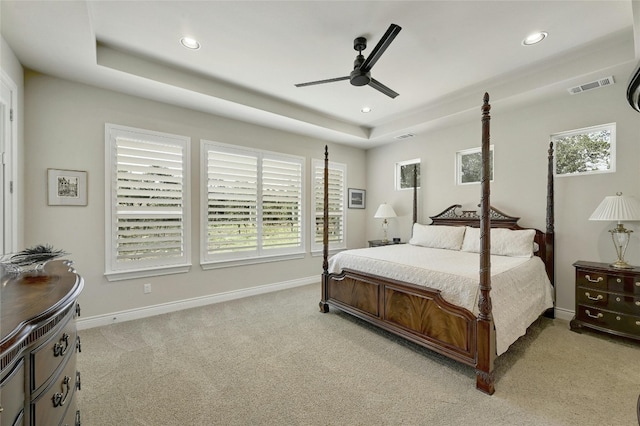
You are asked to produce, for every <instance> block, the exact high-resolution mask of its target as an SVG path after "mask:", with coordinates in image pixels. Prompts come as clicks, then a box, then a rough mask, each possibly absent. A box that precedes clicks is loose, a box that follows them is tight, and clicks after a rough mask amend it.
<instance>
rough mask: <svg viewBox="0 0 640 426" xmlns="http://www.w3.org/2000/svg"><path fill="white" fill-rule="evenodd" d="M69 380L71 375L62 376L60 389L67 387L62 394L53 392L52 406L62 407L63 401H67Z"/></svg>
mask: <svg viewBox="0 0 640 426" xmlns="http://www.w3.org/2000/svg"><path fill="white" fill-rule="evenodd" d="M69 381H71V377H69V376H64V379H63V380H62V386H61V388H62V390H64V388H65V387H66V388H67V390H66V391H65V392H64V395H63V394H61V393H58V392H56V393H54V394H53V397H52V398H51V399H52V400H53V406H54V407H62V406H63V405H64V403H65V402H67V397H68V396H69V388H70V387H71V386H69Z"/></svg>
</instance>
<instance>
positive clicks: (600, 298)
mask: <svg viewBox="0 0 640 426" xmlns="http://www.w3.org/2000/svg"><path fill="white" fill-rule="evenodd" d="M584 295H585V296H587V299H589V300H602V299H603V297H602V295H601V294H599V295H598V297H593V296H591V294H590V293H589V292H588V291H585V292H584Z"/></svg>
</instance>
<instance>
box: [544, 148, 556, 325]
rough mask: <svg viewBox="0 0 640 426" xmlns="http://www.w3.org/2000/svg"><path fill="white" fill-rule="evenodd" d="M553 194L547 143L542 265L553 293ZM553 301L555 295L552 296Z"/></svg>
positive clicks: (551, 313) (552, 312)
mask: <svg viewBox="0 0 640 426" xmlns="http://www.w3.org/2000/svg"><path fill="white" fill-rule="evenodd" d="M553 206H554V194H553V142H549V158H548V171H547V232H545V235H544V245H545V252H544V256H545V259H544V264H545V265H546V268H547V276H548V277H549V281H550V282H551V285H552V286H553V291H554V293H555V289H556V283H555V269H554V263H555V262H554V260H553V256H554V254H553V246H554V244H555V238H554V230H555V228H554V220H555V219H554V207H553ZM554 300H555V294H554ZM545 316H547V317H549V318H555V310H554V308H550V309H548V310H547V312H545Z"/></svg>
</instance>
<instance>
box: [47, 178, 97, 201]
mask: <svg viewBox="0 0 640 426" xmlns="http://www.w3.org/2000/svg"><path fill="white" fill-rule="evenodd" d="M47 186H48V189H47V203H48V204H49V205H50V206H86V205H87V172H82V171H78V170H58V169H47Z"/></svg>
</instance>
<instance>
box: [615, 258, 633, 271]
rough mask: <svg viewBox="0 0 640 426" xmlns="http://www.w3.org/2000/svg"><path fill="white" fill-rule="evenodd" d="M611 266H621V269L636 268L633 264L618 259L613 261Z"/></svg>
mask: <svg viewBox="0 0 640 426" xmlns="http://www.w3.org/2000/svg"><path fill="white" fill-rule="evenodd" d="M609 266H612V267H614V268H619V269H633V268H634V266H633V265H629V264H628V263H627V262H625V261H624V260H616V261H615V262H613V263H611V264H610V265H609Z"/></svg>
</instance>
